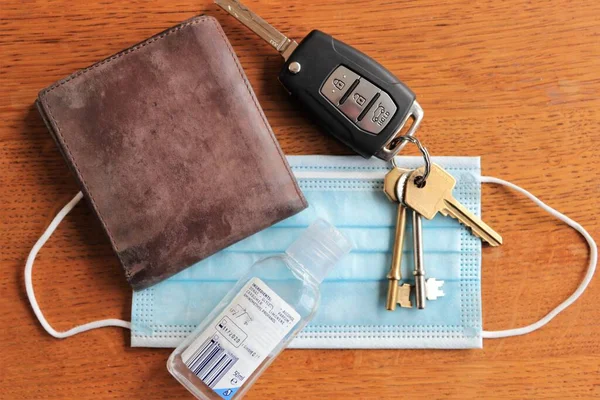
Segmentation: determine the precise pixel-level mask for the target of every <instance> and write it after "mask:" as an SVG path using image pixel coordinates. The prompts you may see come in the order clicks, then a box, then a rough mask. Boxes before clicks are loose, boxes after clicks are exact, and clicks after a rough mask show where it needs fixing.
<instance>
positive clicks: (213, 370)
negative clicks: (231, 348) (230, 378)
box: [185, 335, 238, 388]
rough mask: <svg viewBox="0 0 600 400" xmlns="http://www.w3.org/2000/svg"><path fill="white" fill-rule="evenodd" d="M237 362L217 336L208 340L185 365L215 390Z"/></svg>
mask: <svg viewBox="0 0 600 400" xmlns="http://www.w3.org/2000/svg"><path fill="white" fill-rule="evenodd" d="M237 361H238V358H237V357H236V356H234V355H232V354H231V353H229V352H228V351H225V350H224V349H223V348H222V347H221V345H220V344H219V342H218V336H217V335H215V336H213V337H209V338H208V339H206V340H205V341H204V343H202V346H200V347H199V348H198V350H196V351H195V352H194V354H193V355H192V356H191V357H190V358H189V359H188V360H187V361H186V362H185V365H186V366H187V367H188V368H189V369H190V370H191V371H192V372H193V373H194V374H195V375H196V376H197V377H198V378H200V379H201V380H202V382H204V383H205V384H207V385H208V386H209V387H210V388H213V387H214V386H215V384H216V383H217V382H219V379H221V378H222V377H223V375H225V374H226V373H227V371H229V370H230V369H231V368H232V367H233V366H234V365H235V363H236V362H237Z"/></svg>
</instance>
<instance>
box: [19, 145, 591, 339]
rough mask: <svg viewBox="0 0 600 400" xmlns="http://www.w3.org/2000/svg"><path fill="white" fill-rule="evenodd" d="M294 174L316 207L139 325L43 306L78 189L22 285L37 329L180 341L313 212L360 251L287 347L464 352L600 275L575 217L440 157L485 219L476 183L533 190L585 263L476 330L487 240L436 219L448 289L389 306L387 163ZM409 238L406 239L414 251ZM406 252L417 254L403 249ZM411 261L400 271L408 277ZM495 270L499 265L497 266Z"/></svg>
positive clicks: (438, 258) (325, 164)
mask: <svg viewBox="0 0 600 400" xmlns="http://www.w3.org/2000/svg"><path fill="white" fill-rule="evenodd" d="M289 161H290V164H291V165H292V169H293V170H294V173H295V174H296V176H297V177H298V179H299V180H300V185H301V187H302V188H303V190H304V193H305V194H306V197H307V198H308V199H309V201H310V208H309V209H307V210H306V211H304V212H303V213H301V214H298V215H297V216H295V217H293V218H290V219H289V220H286V221H283V222H282V223H280V224H278V225H277V226H274V227H272V228H269V229H267V230H265V231H262V232H260V233H259V234H257V235H255V236H252V237H250V238H248V239H246V240H244V241H243V242H240V243H238V244H236V245H234V246H232V247H230V248H228V249H226V250H225V251H222V252H220V253H218V254H216V255H214V256H213V257H211V258H209V259H206V260H204V261H203V262H201V263H198V264H197V265H195V266H194V267H192V268H190V269H188V270H186V271H184V272H182V273H180V274H179V275H176V276H174V277H173V278H171V279H169V280H168V281H165V282H163V283H161V284H159V285H156V286H154V287H152V288H150V289H148V290H145V291H143V292H135V293H134V295H133V306H132V319H133V321H132V322H133V326H132V323H131V322H129V321H123V320H120V319H104V320H99V321H93V322H88V323H86V324H83V325H79V326H76V327H74V328H71V329H69V330H67V331H57V330H55V329H54V328H53V327H52V325H50V323H49V322H48V321H47V320H46V318H45V317H44V314H43V313H42V311H41V309H40V307H39V305H38V303H37V300H36V298H35V293H34V289H33V280H32V274H33V264H34V261H35V258H36V256H37V253H38V252H39V251H40V249H41V248H42V247H43V246H44V244H45V243H46V241H47V240H48V239H49V238H50V236H51V235H52V233H53V232H54V230H55V229H56V228H57V227H58V225H59V224H60V222H61V221H62V220H63V219H64V218H65V216H66V215H67V214H68V213H69V212H70V211H71V210H72V209H73V208H74V207H75V206H76V205H77V203H78V202H79V201H80V200H81V199H82V197H83V195H82V193H81V192H79V193H77V195H75V197H74V198H73V199H72V200H71V201H70V202H69V203H68V204H66V205H65V206H64V207H63V209H62V210H61V211H60V212H59V213H58V214H57V215H56V217H54V219H53V220H52V222H51V223H50V225H49V226H48V227H47V228H46V230H45V232H44V233H43V234H42V236H41V237H40V238H39V239H38V241H37V242H36V243H35V245H34V246H33V248H32V249H31V252H30V253H29V256H28V257H27V262H26V264H25V274H24V275H25V288H26V291H27V297H28V299H29V302H30V303H31V307H32V309H33V311H34V313H35V315H36V317H37V318H38V320H39V321H40V324H41V325H42V327H43V328H44V329H45V330H46V332H48V333H49V334H50V335H52V336H54V337H56V338H66V337H68V336H72V335H76V334H78V333H81V332H85V331H89V330H92V329H97V328H103V327H109V326H118V327H122V328H126V329H132V336H131V344H132V346H149V347H174V346H175V345H177V344H178V343H179V342H180V341H181V340H182V339H183V338H184V337H185V336H186V335H187V334H188V333H190V331H191V330H192V329H193V328H194V326H195V325H196V324H197V323H198V322H199V321H200V320H202V319H203V318H204V316H205V315H207V314H208V313H209V312H210V311H211V310H212V309H213V308H214V306H215V305H216V304H217V302H219V300H220V299H221V298H222V297H223V296H224V295H225V293H226V292H227V291H228V290H229V288H230V287H231V286H232V285H233V283H234V282H235V281H236V280H237V278H238V277H239V276H240V274H242V272H243V271H244V270H245V269H246V268H248V267H249V266H250V265H251V264H252V263H253V262H254V261H255V260H257V259H258V258H261V257H263V256H267V255H269V254H271V253H278V252H281V251H282V250H283V249H285V248H286V247H287V246H288V245H289V244H290V243H291V242H292V241H293V240H294V239H295V238H296V237H297V236H298V234H299V231H301V230H302V229H303V228H304V227H306V226H307V225H308V224H309V223H310V222H312V221H313V220H314V219H316V217H324V218H327V219H329V220H330V221H331V222H333V223H335V224H336V225H338V226H339V227H341V229H342V231H344V233H345V234H346V235H347V236H348V237H350V238H352V241H353V242H354V247H355V248H356V250H355V251H354V252H353V253H352V254H351V256H349V257H348V259H346V260H345V262H343V263H340V264H339V265H338V266H337V267H336V270H335V272H334V273H333V274H331V275H330V276H329V278H328V279H327V280H326V281H325V283H324V285H323V287H322V289H323V291H324V292H325V293H324V295H323V298H322V304H321V307H320V309H319V312H318V315H317V316H316V318H315V319H314V320H313V322H312V324H311V325H309V326H307V327H306V329H305V330H304V331H303V332H302V333H301V334H300V336H299V337H297V338H296V340H295V341H294V342H293V344H292V346H291V347H316V348H318V347H321V348H378V347H380V348H381V347H388V348H428V347H430V348H468V347H481V339H482V338H490V339H491V338H502V337H508V336H516V335H524V334H527V333H530V332H533V331H535V330H536V329H539V328H541V327H542V326H544V325H545V324H547V323H548V322H550V321H551V320H552V319H553V318H554V317H555V316H556V315H558V314H559V313H560V312H561V311H563V310H565V309H566V308H567V307H569V306H570V305H571V304H573V303H574V302H575V301H576V300H577V299H578V298H579V297H580V296H581V295H582V294H583V292H584V291H585V289H586V287H587V286H588V285H589V283H590V281H591V280H592V278H593V276H594V272H595V271H596V264H597V261H598V248H597V246H596V243H595V242H594V240H593V238H592V237H591V236H590V234H589V233H588V232H587V231H586V230H585V229H584V228H583V227H582V226H581V225H579V224H578V223H577V222H575V221H573V220H572V219H570V218H569V217H567V216H566V215H564V214H561V213H560V212H558V211H556V210H554V209H553V208H551V207H550V206H548V205H546V204H544V203H543V202H542V201H541V200H539V199H538V198H536V197H535V196H534V195H533V194H531V193H529V192H528V191H526V190H525V189H522V188H520V187H518V186H516V185H514V184H512V183H510V182H507V181H504V180H502V179H498V178H493V177H487V176H479V159H478V158H460V157H459V158H457V157H440V158H437V159H435V161H436V162H437V163H439V164H441V165H442V166H445V167H446V168H447V169H448V171H450V173H452V174H453V175H454V176H455V177H456V178H457V180H458V183H457V186H456V189H455V190H454V195H455V197H457V198H458V199H459V201H461V202H462V203H463V204H464V205H465V206H467V207H468V208H470V209H471V210H473V211H474V212H475V213H476V214H479V197H480V183H492V184H496V185H503V186H507V187H509V188H511V189H513V190H515V191H517V192H519V193H521V194H523V195H525V196H526V197H528V198H529V199H530V200H531V201H533V202H534V203H535V204H536V205H538V206H539V207H541V208H542V209H543V210H544V211H546V212H548V213H549V214H550V215H552V216H553V217H555V218H557V219H559V220H561V221H563V222H564V223H565V224H567V225H568V226H569V227H571V228H573V229H574V230H576V231H577V232H579V233H580V234H581V235H582V236H583V238H584V239H585V240H586V242H587V244H588V247H589V249H590V257H589V264H588V268H587V271H586V273H585V276H584V277H583V279H582V281H581V283H580V284H579V286H578V287H577V289H576V290H575V291H574V292H573V294H571V295H570V296H569V297H568V298H567V299H566V300H564V301H563V302H562V303H560V304H559V305H558V306H557V307H556V308H554V309H553V310H552V311H550V312H549V313H548V314H547V315H546V316H544V317H543V318H542V319H540V320H539V321H537V322H535V323H532V324H530V325H527V326H524V327H520V328H514V329H506V330H502V331H485V330H482V329H481V288H480V265H481V246H480V242H479V240H478V239H475V237H474V236H472V235H471V234H470V233H469V232H468V231H467V230H466V229H465V228H463V227H461V226H460V225H459V224H458V222H456V221H453V220H451V219H449V218H442V217H437V218H435V219H434V220H433V221H428V222H426V223H425V224H424V229H425V246H424V247H425V262H426V271H428V275H429V276H430V277H435V278H437V279H443V280H445V281H446V283H445V286H444V291H445V292H446V296H445V297H442V298H441V299H439V300H436V301H430V302H428V306H427V308H426V309H425V310H415V309H397V310H396V311H394V312H389V311H386V310H384V304H385V301H384V300H385V291H386V285H387V282H386V281H385V275H386V273H387V268H388V267H389V263H390V248H391V246H392V235H393V233H392V229H393V228H394V227H393V226H391V223H392V222H391V221H394V219H395V218H394V217H395V215H394V213H395V212H396V206H395V205H393V204H391V203H389V202H388V201H387V200H386V199H385V196H383V194H382V193H381V186H382V179H383V176H384V174H385V173H386V172H387V169H388V167H387V165H386V164H383V163H382V162H379V161H374V160H369V161H367V160H363V159H361V158H358V157H330V156H298V157H289ZM419 164H420V159H418V158H413V157H400V158H398V165H399V166H405V167H409V168H414V167H417V166H418V165H419ZM408 245H409V244H407V246H408ZM405 251H406V252H410V249H408V248H405ZM410 259H411V258H410V257H404V260H406V261H405V263H404V265H403V275H404V276H405V277H407V276H410V271H411V270H412V265H411V263H410ZM492 267H494V266H492Z"/></svg>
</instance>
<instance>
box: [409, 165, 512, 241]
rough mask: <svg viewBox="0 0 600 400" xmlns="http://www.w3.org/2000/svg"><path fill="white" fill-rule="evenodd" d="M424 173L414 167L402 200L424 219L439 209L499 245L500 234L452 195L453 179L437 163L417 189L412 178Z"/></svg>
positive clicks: (484, 239)
mask: <svg viewBox="0 0 600 400" xmlns="http://www.w3.org/2000/svg"><path fill="white" fill-rule="evenodd" d="M422 175H423V168H419V169H417V170H415V171H414V172H413V173H412V174H411V176H410V177H409V179H408V182H407V183H406V192H405V195H404V202H405V203H406V204H407V205H408V206H409V207H410V208H412V209H413V210H415V211H416V212H418V213H419V214H421V215H422V216H423V217H425V218H427V219H432V218H433V217H435V216H436V214H437V213H438V212H439V213H441V214H442V215H444V216H448V215H449V216H450V217H452V218H456V219H458V220H459V221H460V222H461V223H462V224H463V225H466V226H467V227H468V228H470V229H471V231H472V232H473V234H474V235H475V236H478V237H479V238H481V239H482V240H483V241H485V242H487V243H489V244H490V245H491V246H499V245H501V244H502V236H500V235H499V234H498V233H497V232H496V231H495V230H493V229H492V228H490V227H489V226H488V225H487V224H486V223H485V222H483V221H482V220H481V219H480V218H479V217H477V216H476V215H475V214H473V213H471V212H470V211H469V210H467V208H466V207H465V206H463V205H462V204H460V203H459V202H458V200H456V199H455V198H454V196H453V195H452V190H453V189H454V186H456V179H454V177H453V176H452V175H450V174H449V173H448V172H446V171H445V170H444V169H443V168H442V167H440V166H439V165H437V164H433V163H432V164H431V172H430V173H429V177H428V178H427V180H426V183H425V186H424V187H421V188H419V187H418V186H417V184H416V183H415V178H417V177H419V176H422Z"/></svg>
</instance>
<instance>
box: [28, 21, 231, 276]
mask: <svg viewBox="0 0 600 400" xmlns="http://www.w3.org/2000/svg"><path fill="white" fill-rule="evenodd" d="M207 20H213V19H212V18H208V17H200V18H198V19H195V20H193V21H190V22H188V23H185V24H182V25H180V26H177V27H175V28H173V29H171V30H169V31H167V32H165V33H163V34H160V35H158V36H156V37H155V38H152V39H149V40H147V41H145V42H143V43H140V44H138V45H136V46H134V47H132V48H130V49H127V50H125V51H123V52H121V53H118V54H115V55H114V56H112V57H109V58H107V59H105V60H103V61H100V62H98V63H97V64H94V65H92V66H91V67H88V68H85V69H83V70H81V71H79V72H77V73H75V74H73V75H71V76H69V77H68V78H65V79H63V80H61V81H59V82H57V83H56V84H54V85H52V86H50V87H49V88H48V89H46V90H44V91H43V92H42V96H40V97H42V99H41V100H42V102H43V104H44V106H45V108H46V109H47V110H48V115H49V117H50V119H51V120H52V124H53V125H54V126H55V127H56V133H57V134H58V136H59V137H60V141H61V142H62V143H63V145H64V147H65V150H66V152H67V153H68V155H69V159H70V160H71V162H72V163H73V166H74V167H75V171H76V172H77V177H78V178H79V180H80V181H81V184H82V185H83V187H84V188H85V190H86V192H87V193H88V195H89V198H90V202H91V203H92V206H93V207H94V209H95V210H96V214H97V215H98V219H99V220H100V223H101V224H102V226H103V227H104V229H106V233H107V234H108V238H109V240H110V242H111V244H112V245H113V248H114V249H115V250H116V252H115V253H116V255H117V258H118V259H119V261H120V262H121V264H122V265H123V266H125V265H126V264H125V263H124V262H123V259H122V258H121V256H120V254H119V252H120V250H119V246H118V245H117V243H116V242H115V240H114V238H113V235H112V233H111V231H110V229H109V227H108V225H106V223H105V222H104V218H103V217H102V214H101V213H100V212H99V211H98V207H97V206H96V202H95V201H94V196H93V195H92V192H91V191H90V190H89V188H88V185H87V183H86V182H85V179H84V178H83V176H82V175H81V173H80V171H79V167H78V166H77V162H76V161H75V158H74V157H73V154H72V153H71V150H70V149H69V145H68V144H67V141H66V140H65V138H64V137H63V135H62V133H61V131H60V126H59V125H58V123H57V122H56V119H55V118H54V115H53V114H52V107H51V106H50V104H49V103H48V101H47V99H46V94H48V93H50V92H51V91H53V90H54V89H56V88H58V87H60V86H62V85H64V84H65V83H67V82H69V81H71V80H73V79H76V78H78V77H80V76H82V75H83V74H85V73H87V72H89V71H92V70H94V69H95V68H97V67H99V66H101V65H104V64H108V63H110V62H111V61H114V60H116V59H118V58H121V57H123V56H125V55H127V54H131V53H133V52H134V51H136V50H139V49H141V48H143V47H146V46H147V45H149V44H151V43H154V42H156V41H158V40H160V39H163V38H165V37H167V36H169V35H170V34H172V33H175V32H178V31H180V30H181V29H183V28H185V27H187V26H190V25H195V24H197V23H200V22H205V21H207ZM213 22H214V20H213ZM230 51H231V49H230ZM124 271H125V276H126V277H127V279H129V278H130V277H131V271H129V270H128V269H127V268H125V269H124Z"/></svg>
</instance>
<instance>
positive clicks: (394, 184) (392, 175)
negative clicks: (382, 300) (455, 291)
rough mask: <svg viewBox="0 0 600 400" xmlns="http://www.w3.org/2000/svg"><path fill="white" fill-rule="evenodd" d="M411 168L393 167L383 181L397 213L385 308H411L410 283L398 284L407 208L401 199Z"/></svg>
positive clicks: (400, 273) (400, 275)
mask: <svg viewBox="0 0 600 400" xmlns="http://www.w3.org/2000/svg"><path fill="white" fill-rule="evenodd" d="M410 172H411V170H409V169H402V168H398V167H394V168H393V169H392V170H390V172H388V173H387V175H386V176H385V179H384V182H383V191H384V192H385V195H386V196H387V197H388V199H389V200H390V201H394V202H398V214H397V217H396V233H395V236H394V248H393V253H392V264H391V266H390V272H389V273H388V275H387V278H388V292H387V301H386V305H385V308H386V309H388V310H390V311H393V310H395V309H396V304H400V307H405V308H412V303H411V301H410V285H409V284H407V283H404V284H400V281H401V280H402V271H401V266H402V249H403V247H404V234H405V232H406V212H407V208H406V206H405V205H404V203H403V201H402V199H403V198H404V189H405V186H406V181H407V179H408V176H409V174H410Z"/></svg>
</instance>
